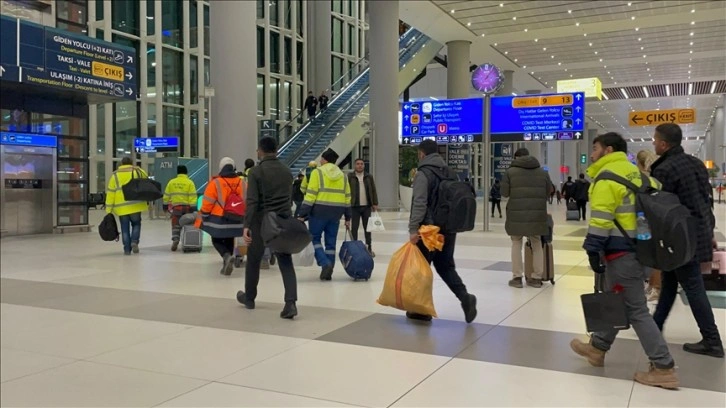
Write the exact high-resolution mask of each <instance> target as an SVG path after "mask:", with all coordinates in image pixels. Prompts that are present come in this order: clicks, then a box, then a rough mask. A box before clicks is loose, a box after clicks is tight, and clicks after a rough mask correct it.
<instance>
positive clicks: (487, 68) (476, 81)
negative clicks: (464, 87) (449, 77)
mask: <svg viewBox="0 0 726 408" xmlns="http://www.w3.org/2000/svg"><path fill="white" fill-rule="evenodd" d="M503 84H504V75H502V71H501V70H499V68H498V67H497V66H496V65H494V64H482V65H479V66H478V67H477V68H476V69H475V70H474V72H472V73H471V85H472V86H474V89H476V90H477V91H479V92H484V93H485V94H488V95H491V94H493V93H496V92H497V91H498V90H499V88H501V87H502V85H503Z"/></svg>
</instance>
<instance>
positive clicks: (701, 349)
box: [683, 340, 724, 358]
mask: <svg viewBox="0 0 726 408" xmlns="http://www.w3.org/2000/svg"><path fill="white" fill-rule="evenodd" d="M683 351H687V352H689V353H693V354H701V355H704V356H711V357H716V358H723V357H724V352H723V346H721V345H718V346H713V345H711V344H708V343H707V342H706V340H701V341H699V342H698V343H686V344H684V345H683Z"/></svg>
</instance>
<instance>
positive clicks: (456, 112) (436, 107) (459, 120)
mask: <svg viewBox="0 0 726 408" xmlns="http://www.w3.org/2000/svg"><path fill="white" fill-rule="evenodd" d="M482 115H483V102H482V99H447V100H441V101H427V102H405V103H404V104H403V112H402V118H401V119H402V120H401V137H402V138H401V142H402V144H419V143H421V142H422V141H423V140H426V139H430V140H435V141H436V142H438V143H442V144H444V143H473V142H481V140H482V133H483V130H484V129H483V121H482Z"/></svg>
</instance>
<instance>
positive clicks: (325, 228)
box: [299, 149, 351, 281]
mask: <svg viewBox="0 0 726 408" xmlns="http://www.w3.org/2000/svg"><path fill="white" fill-rule="evenodd" d="M337 160H338V153H336V152H335V151H334V150H333V149H328V150H326V151H324V152H323V155H322V158H321V159H320V163H322V166H320V168H317V169H315V170H313V171H312V173H310V182H309V183H308V187H307V193H306V194H305V200H304V201H303V204H302V207H301V209H300V214H299V215H300V218H301V219H304V218H306V217H308V216H309V217H310V220H309V225H310V233H311V234H312V236H313V247H314V248H315V260H316V261H317V263H318V266H320V267H321V268H322V270H321V272H320V280H322V281H329V280H331V279H332V276H333V267H334V266H335V245H336V241H337V237H338V229H339V228H340V217H342V216H345V228H350V218H351V209H350V184H349V183H348V177H346V176H345V174H343V172H342V171H341V170H340V168H339V167H338V166H336V165H335V162H336V161H337ZM323 235H325V247H323V244H322V241H321V240H322V238H323Z"/></svg>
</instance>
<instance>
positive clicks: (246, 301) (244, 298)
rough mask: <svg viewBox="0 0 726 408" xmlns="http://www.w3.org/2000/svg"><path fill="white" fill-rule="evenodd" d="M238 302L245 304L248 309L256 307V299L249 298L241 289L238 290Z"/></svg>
mask: <svg viewBox="0 0 726 408" xmlns="http://www.w3.org/2000/svg"><path fill="white" fill-rule="evenodd" d="M237 302H239V304H241V305H244V306H245V307H246V308H247V309H250V310H251V309H254V308H255V301H254V300H252V299H247V295H246V294H245V293H244V292H242V291H241V290H238V291H237Z"/></svg>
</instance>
